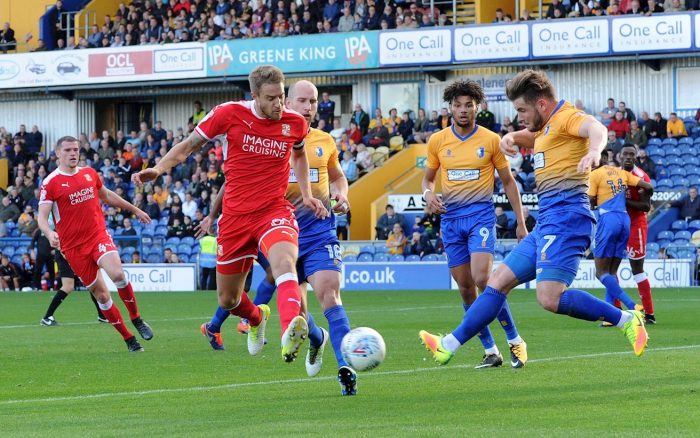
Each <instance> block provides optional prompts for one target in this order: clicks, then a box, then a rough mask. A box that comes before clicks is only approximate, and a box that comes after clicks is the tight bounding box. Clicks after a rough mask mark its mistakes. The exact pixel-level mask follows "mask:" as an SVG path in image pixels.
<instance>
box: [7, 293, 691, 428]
mask: <svg viewBox="0 0 700 438" xmlns="http://www.w3.org/2000/svg"><path fill="white" fill-rule="evenodd" d="M629 292H631V295H632V296H633V297H634V296H636V295H637V294H636V291H629ZM597 293H598V294H600V293H601V291H597ZM51 296H52V294H50V293H2V294H0V314H1V315H2V317H1V318H0V339H2V349H1V350H0V357H1V360H0V436H21V437H25V436H52V437H53V436H125V435H130V436H163V435H170V436H206V437H213V436H236V437H238V436H256V437H266V436H367V437H376V436H444V437H451V436H509V437H512V436H560V435H568V436H598V437H601V436H633V435H634V436H639V435H643V436H698V435H700V417H699V416H698V412H700V337H698V334H700V330H698V315H700V289H665V290H655V291H654V298H655V304H656V315H657V319H658V321H659V324H657V325H655V326H651V327H649V333H650V337H651V340H650V344H649V348H648V350H647V352H646V353H645V355H644V356H643V357H641V358H635V357H634V355H633V353H632V349H631V346H630V345H629V343H628V341H627V340H626V338H625V337H624V336H623V335H622V333H621V332H620V331H619V330H618V329H616V328H599V327H598V326H597V324H594V323H588V322H582V321H577V320H574V319H571V318H567V317H564V316H559V315H552V314H549V313H547V312H545V311H544V310H542V309H541V308H540V307H539V305H538V304H537V302H536V300H535V296H534V293H533V292H531V291H517V292H515V293H513V294H512V296H511V297H510V303H511V308H512V311H513V314H514V316H515V318H516V322H517V324H518V328H519V330H520V333H521V335H522V336H523V338H524V339H525V340H526V341H527V343H528V346H529V357H530V361H529V363H528V364H527V366H526V367H525V368H524V369H520V370H513V369H511V368H510V366H508V362H509V361H508V360H507V359H508V348H507V344H506V342H505V337H504V333H503V331H502V330H501V329H500V328H499V327H498V326H497V324H493V325H492V330H493V333H494V337H495V338H496V341H497V344H498V346H499V348H500V349H501V352H502V353H503V354H504V359H505V365H506V366H504V367H501V368H497V369H488V370H475V369H473V366H474V365H475V364H476V363H477V362H479V360H480V359H481V355H482V353H483V349H482V348H481V345H480V344H479V342H478V339H475V340H472V341H470V342H469V343H468V344H467V345H466V346H465V347H463V348H462V349H461V350H460V351H459V352H458V353H457V355H456V356H455V358H454V359H453V361H452V362H451V363H450V364H449V365H447V366H444V367H439V366H437V364H435V363H434V362H432V360H431V358H430V357H429V353H428V352H427V351H426V350H425V348H424V347H423V346H422V345H421V344H420V342H419V339H418V331H419V330H420V329H427V330H429V331H432V332H442V333H446V332H448V331H450V330H451V329H452V328H453V327H454V326H455V325H456V324H457V323H458V322H459V321H460V320H461V317H462V308H461V305H460V299H459V296H458V293H457V292H456V291H432V292H426V291H421V292H418V291H405V292H386V291H377V292H345V293H344V295H343V297H344V302H345V307H346V309H347V310H348V316H349V317H350V321H351V324H352V326H353V327H357V326H369V327H373V328H375V329H376V330H378V331H379V332H380V333H381V334H382V335H383V336H384V339H385V341H386V345H387V357H386V360H385V362H384V363H383V364H382V365H381V366H380V367H379V368H378V369H376V370H374V371H371V372H368V373H361V374H359V377H358V395H357V396H355V397H341V396H340V388H339V385H338V383H337V382H336V371H337V368H336V363H335V358H334V356H333V351H332V349H331V348H330V345H329V346H328V348H327V349H326V353H325V356H324V368H323V370H322V371H321V374H320V375H319V376H317V377H315V378H308V377H307V376H306V372H305V369H304V360H303V357H300V359H298V360H297V361H296V362H294V363H292V364H286V363H284V362H283V361H282V359H281V356H280V347H279V334H280V331H279V320H278V316H277V312H276V305H275V303H274V302H273V303H271V308H272V309H273V315H272V317H271V319H270V321H271V323H270V324H269V325H268V332H267V335H268V336H267V337H268V339H270V342H269V344H268V345H267V346H266V347H265V349H264V350H263V353H262V354H261V355H260V356H258V357H251V356H249V355H248V353H247V350H246V346H245V340H246V338H245V336H242V335H239V334H238V333H236V332H235V326H236V323H237V322H238V321H237V319H235V318H231V319H229V321H228V322H227V323H226V324H225V325H224V328H223V330H222V332H223V335H224V342H225V345H226V350H225V351H223V352H217V351H214V350H212V349H211V347H210V346H209V344H208V342H207V341H206V339H205V338H204V337H203V336H202V335H201V334H200V332H199V325H200V324H201V323H202V322H205V321H207V320H208V319H209V317H210V315H211V313H212V312H213V311H214V309H215V306H216V298H215V294H214V293H212V292H198V293H191V292H189V293H140V294H137V297H138V300H139V305H140V307H141V311H142V315H143V317H144V319H145V320H147V321H148V322H149V323H150V324H151V326H152V327H153V329H154V332H155V337H154V339H153V340H152V341H150V342H145V341H142V344H143V345H144V347H145V349H146V351H145V352H144V353H140V354H133V353H128V352H127V350H126V347H125V345H124V343H123V342H122V341H121V339H120V337H119V336H118V334H117V333H116V331H115V330H114V329H113V328H111V327H110V326H109V325H105V324H98V323H97V322H96V316H95V310H94V307H93V306H92V303H91V302H90V300H89V299H88V297H87V296H86V293H85V292H76V293H74V294H73V295H72V296H70V297H69V298H68V299H67V300H66V301H65V302H64V303H63V305H62V306H61V308H60V309H59V310H58V312H57V313H56V319H57V320H58V321H59V324H60V325H59V326H57V327H42V326H40V325H39V319H40V318H41V317H42V316H43V313H44V311H45V309H46V307H47V306H48V304H49V301H50V300H51ZM310 301H311V310H312V312H314V314H315V316H316V321H318V322H319V324H321V325H323V326H326V321H325V318H324V317H323V315H322V313H321V312H320V310H319V308H318V304H317V303H316V302H315V299H313V298H312V299H311V300H310ZM115 302H117V303H118V305H119V306H120V308H121V309H122V312H123V314H126V311H125V310H124V308H123V305H122V303H121V302H119V299H118V297H116V294H115ZM303 354H304V355H305V354H306V347H303Z"/></svg>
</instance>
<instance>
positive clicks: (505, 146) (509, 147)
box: [499, 133, 518, 157]
mask: <svg viewBox="0 0 700 438" xmlns="http://www.w3.org/2000/svg"><path fill="white" fill-rule="evenodd" d="M499 147H500V148H501V152H503V154H504V155H507V156H509V157H514V156H515V155H516V154H517V153H518V147H517V146H516V145H515V139H513V136H512V135H511V133H508V134H506V135H504V136H503V138H502V139H501V143H500V144H499Z"/></svg>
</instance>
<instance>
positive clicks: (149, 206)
mask: <svg viewBox="0 0 700 438" xmlns="http://www.w3.org/2000/svg"><path fill="white" fill-rule="evenodd" d="M142 210H143V211H145V212H146V214H148V216H149V217H150V218H151V219H153V220H158V219H160V207H159V206H158V203H156V201H155V199H153V194H152V193H149V194H147V195H146V205H145V207H144V208H143V209H142Z"/></svg>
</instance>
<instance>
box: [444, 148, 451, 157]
mask: <svg viewBox="0 0 700 438" xmlns="http://www.w3.org/2000/svg"><path fill="white" fill-rule="evenodd" d="M445 155H447V156H448V157H451V156H452V149H448V150H447V153H446V154H445Z"/></svg>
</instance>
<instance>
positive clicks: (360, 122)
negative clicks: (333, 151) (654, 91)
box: [352, 103, 700, 135]
mask: <svg viewBox="0 0 700 438" xmlns="http://www.w3.org/2000/svg"><path fill="white" fill-rule="evenodd" d="M698 111H700V110H698ZM352 120H354V121H355V123H357V126H358V127H359V128H360V131H361V132H362V135H367V129H368V128H369V114H367V113H366V112H365V111H364V110H363V109H362V105H360V104H359V103H358V104H355V112H353V113H352Z"/></svg>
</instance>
